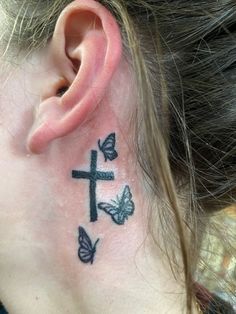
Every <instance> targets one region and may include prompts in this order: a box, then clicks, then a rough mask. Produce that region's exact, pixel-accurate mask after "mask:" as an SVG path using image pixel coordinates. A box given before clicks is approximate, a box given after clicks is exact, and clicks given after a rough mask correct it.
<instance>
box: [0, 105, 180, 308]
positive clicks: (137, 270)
mask: <svg viewBox="0 0 236 314" xmlns="http://www.w3.org/2000/svg"><path fill="white" fill-rule="evenodd" d="M95 114H96V113H95ZM107 115H109V110H108V109H107V110H106V117H107ZM111 116H112V114H111ZM107 119H108V118H106V121H107ZM108 120H109V119H108ZM111 120H112V119H111ZM91 123H92V122H91ZM88 124H89V123H88ZM104 124H105V121H104V123H103V121H99V125H104ZM93 129H95V130H96V137H95V136H92V137H91V138H92V139H91V140H90V141H88V140H87V137H86V136H85V137H84V138H85V139H83V134H81V130H80V134H79V135H78V136H76V134H73V135H72V136H71V140H70V144H69V145H68V142H67V146H66V147H67V150H66V154H65V149H64V147H65V143H64V139H61V140H60V141H58V143H57V144H55V146H54V147H53V148H52V149H51V151H50V152H48V153H47V155H45V156H31V157H30V161H29V162H31V163H32V165H33V166H34V167H35V168H38V169H42V172H41V173H39V174H38V176H37V177H33V178H32V182H31V183H32V184H31V186H32V190H34V191H37V194H38V195H37V196H38V199H39V200H42V199H44V202H42V201H41V202H38V201H36V200H35V197H36V196H34V198H32V199H31V198H30V197H29V202H28V203H27V206H29V207H27V208H25V209H24V210H22V212H20V213H19V212H18V215H19V217H20V223H19V224H16V223H15V226H16V228H14V230H10V232H9V230H8V233H9V242H8V243H7V241H6V251H7V253H6V251H4V249H3V250H2V252H3V251H4V254H3V255H4V258H1V260H0V263H2V267H0V269H1V273H0V280H1V283H3V282H6V283H7V285H6V284H4V285H3V284H0V296H1V299H2V301H3V303H4V304H5V305H6V307H7V309H8V311H9V312H10V314H21V313H31V312H32V308H34V314H41V313H55V314H64V313H69V314H74V313H82V314H100V313H106V314H120V313H129V314H133V313H135V314H139V313H140V314H141V313H157V312H158V313H160V314H161V313H166V312H168V313H173V314H175V313H176V314H177V313H178V314H179V313H183V309H184V305H185V291H184V287H182V286H181V285H180V284H179V283H178V282H176V281H175V280H174V278H173V275H172V273H171V271H170V269H169V268H168V267H166V266H164V265H166V264H167V262H166V261H164V258H163V256H162V254H161V252H160V251H159V249H158V247H157V246H155V245H154V244H153V243H152V240H151V237H149V235H148V208H149V206H148V202H147V201H146V199H145V197H144V195H145V192H144V191H143V184H142V181H141V179H140V178H141V177H140V176H139V169H138V166H137V164H136V163H135V162H134V158H133V154H132V152H131V150H130V144H129V143H127V141H126V139H125V137H124V136H123V135H122V134H126V133H125V132H123V133H122V132H119V131H117V132H116V129H117V130H118V127H117V128H112V129H111V128H109V129H108V130H106V131H105V132H104V130H102V131H101V132H99V129H98V127H96V126H94V125H93V126H92V125H88V129H87V130H84V134H89V132H91V130H93ZM113 132H115V133H116V141H117V142H116V143H115V144H114V143H112V146H114V150H115V151H116V153H115V151H113V152H112V154H111V155H110V159H109V158H108V157H107V156H106V155H105V146H104V147H102V146H103V145H104V143H105V141H106V139H107V138H108V135H110V134H112V133H113ZM97 134H99V135H97ZM111 138H113V140H114V137H111ZM99 140H100V141H99ZM67 141H68V139H67ZM77 141H80V145H79V148H78V147H77V145H76V143H77ZM113 144H114V145H113ZM108 146H109V145H108ZM81 148H83V149H81ZM77 149H79V151H76V150H77ZM63 155H65V157H64V158H58V156H63ZM113 157H114V158H113ZM22 158H28V157H22ZM107 158H108V159H107ZM37 165H38V167H37ZM39 187H40V189H39ZM104 204H110V205H112V206H113V207H112V208H114V212H113V211H111V212H109V211H108V208H107V207H106V206H105V205H104ZM110 205H109V206H110ZM116 210H118V212H120V211H125V212H126V216H123V214H124V213H123V214H122V215H121V214H117V213H116ZM9 224H10V222H9V223H8V224H6V225H7V226H9ZM156 228H158V226H156ZM2 232H4V230H3V231H2ZM6 232H7V231H6ZM26 232H27V233H26ZM85 233H86V234H85ZM25 234H27V237H26V236H25ZM79 235H80V237H79ZM16 237H17V238H18V241H15V242H14V245H13V244H12V242H11V239H12V238H16ZM86 237H87V238H88V237H89V240H87V239H86ZM5 238H6V237H5ZM83 241H85V244H84V246H83V244H82V242H83ZM88 241H91V243H90V245H88ZM88 246H90V247H89V248H88ZM2 247H3V246H2ZM84 249H85V251H83V250H84ZM14 256H15V257H16V259H17V261H18V263H17V265H16V264H15V263H14V260H15V259H14ZM19 283H20V284H19ZM22 296H24V297H22Z"/></svg>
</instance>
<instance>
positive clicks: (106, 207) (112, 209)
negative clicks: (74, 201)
mask: <svg viewBox="0 0 236 314" xmlns="http://www.w3.org/2000/svg"><path fill="white" fill-rule="evenodd" d="M98 208H99V209H101V210H103V211H104V212H105V213H107V214H109V215H110V216H111V218H112V220H113V221H114V222H115V223H116V224H118V225H123V224H124V222H125V219H124V217H123V215H121V213H120V208H119V206H114V205H112V204H110V203H99V204H98Z"/></svg>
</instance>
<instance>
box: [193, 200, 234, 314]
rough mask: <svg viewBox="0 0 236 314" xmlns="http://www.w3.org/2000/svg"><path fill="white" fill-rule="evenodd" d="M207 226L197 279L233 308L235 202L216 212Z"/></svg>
mask: <svg viewBox="0 0 236 314" xmlns="http://www.w3.org/2000/svg"><path fill="white" fill-rule="evenodd" d="M209 226H210V227H209V229H208V230H207V232H206V235H205V237H204V240H203V247H202V253H201V255H202V256H201V257H202V260H201V261H200V265H199V266H200V267H199V273H198V275H197V278H196V280H197V281H198V282H200V283H201V284H202V285H203V286H205V287H206V288H208V289H209V290H210V291H211V292H213V293H215V294H217V295H219V296H220V297H221V298H223V299H225V300H226V301H228V302H230V303H231V304H232V305H233V307H234V309H235V310H236V255H235V252H236V206H232V207H229V208H226V209H225V210H224V211H222V212H219V213H217V214H215V215H214V216H213V217H212V218H211V219H210V225H209ZM212 226H213V227H212Z"/></svg>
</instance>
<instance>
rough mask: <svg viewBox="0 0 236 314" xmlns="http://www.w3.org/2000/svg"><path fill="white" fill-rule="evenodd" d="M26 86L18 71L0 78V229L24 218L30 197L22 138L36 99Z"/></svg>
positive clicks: (22, 73)
mask: <svg viewBox="0 0 236 314" xmlns="http://www.w3.org/2000/svg"><path fill="white" fill-rule="evenodd" d="M27 84H28V83H27V80H26V76H25V73H24V72H22V71H21V70H20V69H19V70H14V71H11V75H8V77H5V78H3V76H2V78H1V79H0V86H1V87H0V230H2V229H4V228H5V227H4V226H5V224H6V223H7V224H6V225H8V226H9V222H10V221H11V222H13V221H14V220H16V219H18V218H19V217H21V216H22V215H24V213H25V210H26V208H25V204H26V201H27V200H30V199H31V198H32V183H31V182H30V175H32V173H33V172H32V169H30V163H29V162H28V161H29V160H28V159H29V158H27V151H26V149H25V138H26V137H27V134H28V130H29V128H30V126H31V123H32V106H33V105H35V102H36V101H37V99H38V97H36V96H35V95H34V93H32V92H31V93H30V92H29V91H30V88H29V86H27ZM9 220H10V221H9Z"/></svg>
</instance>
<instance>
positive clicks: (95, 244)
mask: <svg viewBox="0 0 236 314" xmlns="http://www.w3.org/2000/svg"><path fill="white" fill-rule="evenodd" d="M99 240H100V239H97V241H96V242H95V243H94V248H95V249H96V246H97V244H98V242H99Z"/></svg>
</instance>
